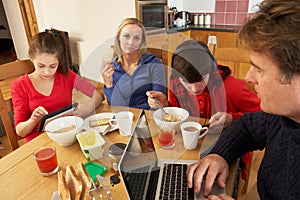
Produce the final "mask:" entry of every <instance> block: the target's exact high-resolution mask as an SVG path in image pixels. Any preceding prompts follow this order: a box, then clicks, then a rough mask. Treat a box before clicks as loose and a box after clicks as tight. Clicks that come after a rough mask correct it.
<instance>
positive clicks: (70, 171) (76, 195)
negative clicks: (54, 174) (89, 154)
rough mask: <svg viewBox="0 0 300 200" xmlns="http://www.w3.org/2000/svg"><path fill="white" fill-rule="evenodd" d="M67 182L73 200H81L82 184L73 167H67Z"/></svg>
mask: <svg viewBox="0 0 300 200" xmlns="http://www.w3.org/2000/svg"><path fill="white" fill-rule="evenodd" d="M66 181H67V184H68V187H69V190H70V193H71V199H72V200H80V194H81V191H82V182H81V180H80V179H79V177H78V176H77V175H76V172H75V170H74V168H73V167H72V166H67V167H66Z"/></svg>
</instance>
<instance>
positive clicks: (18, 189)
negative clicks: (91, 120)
mask: <svg viewBox="0 0 300 200" xmlns="http://www.w3.org/2000/svg"><path fill="white" fill-rule="evenodd" d="M122 110H130V111H132V112H133V113H134V121H133V127H134V126H135V124H136V122H137V118H138V116H139V114H140V112H141V110H140V109H133V108H127V107H116V106H113V107H112V106H109V105H101V106H99V107H98V108H97V109H96V113H101V112H118V111H122ZM146 116H147V120H148V123H149V125H150V130H151V134H152V135H153V139H154V144H155V148H156V151H157V152H158V157H159V158H167V159H175V160H177V159H179V160H184V159H188V160H198V159H199V149H200V146H201V144H202V141H203V139H201V140H199V143H198V147H197V149H196V150H192V151H186V150H185V149H184V147H183V142H182V137H181V134H177V135H176V146H175V147H174V148H173V149H170V150H164V149H162V148H160V147H159V145H158V139H157V132H158V128H157V126H156V125H155V124H154V121H153V117H152V111H146ZM189 120H192V121H198V122H200V123H201V124H204V123H205V121H206V120H204V119H198V118H190V119H189ZM103 137H104V139H105V142H106V143H105V145H104V149H105V151H104V157H103V158H101V159H99V160H96V161H94V162H97V163H100V164H102V165H105V166H107V167H108V168H109V159H108V147H109V146H110V144H112V143H115V142H123V143H128V140H129V138H130V137H122V136H120V135H119V131H118V130H116V131H113V132H111V133H108V134H107V135H105V136H103ZM47 145H51V146H54V147H56V150H57V157H58V164H59V167H60V170H65V168H66V166H67V165H73V166H75V165H76V164H77V163H78V162H83V163H85V162H87V160H86V159H85V157H84V155H83V153H82V152H81V149H80V147H79V144H78V142H77V141H76V142H75V143H74V144H73V145H71V146H67V147H63V146H59V145H58V144H57V143H55V142H54V141H52V140H51V139H50V138H49V137H48V136H47V134H46V133H43V134H42V135H40V136H38V137H37V138H35V139H34V140H32V141H30V142H29V143H26V144H24V145H23V146H21V147H20V148H18V149H17V150H15V151H13V152H12V153H10V154H8V155H7V156H5V157H4V158H2V159H0V188H1V192H0V199H1V200H3V199H26V200H28V199H51V197H52V195H53V192H55V191H57V184H58V182H57V175H56V174H55V175H52V176H49V177H43V176H41V175H40V174H39V171H38V168H37V166H36V163H35V160H34V158H33V156H32V152H33V151H34V150H35V149H37V148H39V147H41V146H47ZM115 173H116V172H115V171H114V170H113V169H111V168H109V170H108V171H107V172H106V173H105V174H104V175H103V176H104V177H109V176H110V175H112V174H115ZM234 177H235V174H234V173H233V174H231V175H230V177H229V179H228V181H227V188H226V190H227V193H228V194H231V192H232V188H233V180H234ZM103 194H105V193H104V191H103ZM111 195H112V197H113V199H122V200H123V199H127V196H126V192H125V190H124V186H123V183H122V182H121V183H120V184H118V185H115V186H114V187H111ZM104 199H105V198H104Z"/></svg>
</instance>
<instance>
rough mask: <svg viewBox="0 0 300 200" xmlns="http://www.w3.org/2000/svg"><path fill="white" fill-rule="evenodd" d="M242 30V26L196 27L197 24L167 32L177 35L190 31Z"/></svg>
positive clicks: (170, 29) (173, 28)
mask: <svg viewBox="0 0 300 200" xmlns="http://www.w3.org/2000/svg"><path fill="white" fill-rule="evenodd" d="M239 28H240V26H233V25H214V24H211V25H209V26H203V25H195V24H189V25H186V26H185V27H176V26H175V27H170V28H169V29H168V30H167V33H168V34H172V33H176V32H183V31H188V30H204V31H205V30H207V31H219V32H237V30H238V29H239Z"/></svg>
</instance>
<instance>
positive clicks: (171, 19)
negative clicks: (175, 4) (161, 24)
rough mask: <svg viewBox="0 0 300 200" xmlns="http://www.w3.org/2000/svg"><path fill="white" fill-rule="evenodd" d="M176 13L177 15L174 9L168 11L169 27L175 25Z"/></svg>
mask: <svg viewBox="0 0 300 200" xmlns="http://www.w3.org/2000/svg"><path fill="white" fill-rule="evenodd" d="M175 15H176V13H175V12H174V11H172V10H169V11H168V27H169V28H172V27H174V21H175Z"/></svg>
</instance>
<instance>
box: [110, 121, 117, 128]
mask: <svg viewBox="0 0 300 200" xmlns="http://www.w3.org/2000/svg"><path fill="white" fill-rule="evenodd" d="M109 125H111V127H116V128H118V124H117V120H116V119H110V120H109Z"/></svg>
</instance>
